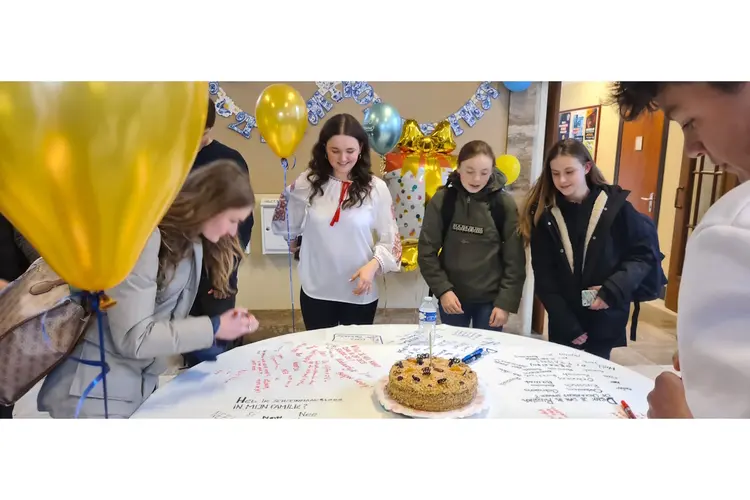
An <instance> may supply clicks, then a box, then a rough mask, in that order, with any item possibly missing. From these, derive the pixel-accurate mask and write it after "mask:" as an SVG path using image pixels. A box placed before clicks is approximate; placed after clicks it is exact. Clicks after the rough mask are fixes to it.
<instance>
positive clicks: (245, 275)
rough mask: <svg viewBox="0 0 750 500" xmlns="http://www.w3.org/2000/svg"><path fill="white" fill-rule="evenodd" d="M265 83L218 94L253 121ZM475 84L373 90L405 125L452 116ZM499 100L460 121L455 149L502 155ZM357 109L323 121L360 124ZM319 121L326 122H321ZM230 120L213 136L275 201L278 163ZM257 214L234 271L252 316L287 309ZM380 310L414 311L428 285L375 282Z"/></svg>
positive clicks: (406, 280)
mask: <svg viewBox="0 0 750 500" xmlns="http://www.w3.org/2000/svg"><path fill="white" fill-rule="evenodd" d="M268 84H269V83H268V82H250V83H232V82H222V83H221V86H222V88H223V89H224V90H225V91H226V92H227V95H228V96H229V97H231V98H232V99H233V100H234V102H235V104H237V105H238V106H239V107H240V108H242V109H243V110H245V111H247V112H249V113H251V114H254V107H255V102H256V100H257V98H258V95H259V94H260V92H261V91H262V90H263V89H264V88H265V87H266V86H267V85H268ZM292 85H293V86H294V87H295V88H296V89H297V90H298V91H299V92H300V94H301V95H302V96H303V98H305V99H308V98H309V97H310V96H311V95H312V94H313V92H314V91H315V90H316V88H317V87H316V86H315V84H314V83H313V82H295V83H292ZM478 85H479V82H460V83H436V82H428V83H396V82H379V83H376V84H373V87H374V89H375V91H376V92H377V94H378V95H379V96H380V97H381V98H382V99H383V101H384V102H388V103H389V104H391V105H393V106H394V107H395V108H396V109H397V110H398V111H399V113H400V114H401V116H402V117H403V118H405V119H409V118H414V119H415V120H417V121H418V122H426V121H437V120H440V119H442V118H445V117H446V116H447V115H449V114H451V113H454V112H455V111H457V110H458V109H459V108H460V107H461V106H462V105H463V104H464V103H465V102H466V101H467V100H468V99H469V98H470V97H471V96H472V95H473V94H474V92H475V91H476V89H477V86H478ZM498 90H499V92H500V97H499V98H498V99H496V100H493V102H492V108H491V109H490V110H489V111H486V112H485V115H484V117H483V118H482V120H480V121H479V122H478V123H477V124H476V125H475V126H474V127H473V128H471V127H469V126H468V125H466V124H465V123H463V122H461V126H462V128H463V129H464V133H463V134H462V135H461V136H459V137H456V143H457V146H458V147H457V149H456V151H455V154H458V149H460V148H461V146H462V145H463V144H465V143H466V142H468V141H470V140H473V139H482V140H485V141H487V142H488V143H489V144H490V145H491V146H492V148H493V149H494V151H495V153H496V154H497V155H500V154H503V153H504V152H505V149H506V143H507V135H508V133H507V128H508V102H509V93H508V92H507V90H505V89H504V87H502V85H500V86H499V87H498ZM362 110H363V107H362V106H360V105H358V104H357V103H355V102H354V101H353V100H352V99H344V100H343V101H341V102H339V103H334V106H333V109H332V110H331V111H330V112H329V113H328V114H327V115H326V117H331V116H333V115H335V114H337V113H350V114H352V115H354V116H355V117H357V118H358V119H359V120H360V121H361V120H362V119H363V118H364V114H363V113H362ZM324 120H325V118H324ZM230 123H233V118H222V117H220V116H217V118H216V127H215V128H214V137H215V138H216V139H218V140H219V141H221V142H223V143H225V144H227V145H228V146H231V147H232V148H235V149H237V150H238V151H239V152H240V153H242V155H243V157H244V158H245V160H246V161H247V163H248V165H249V167H250V177H251V181H252V183H253V188H254V190H255V192H256V194H257V195H258V196H257V197H258V200H259V202H260V199H261V198H265V197H278V195H279V193H280V192H281V191H282V189H283V187H284V178H283V171H282V169H281V167H280V166H279V160H278V158H276V157H275V156H274V154H273V153H272V152H271V150H270V148H268V146H267V145H266V144H263V143H261V142H260V140H259V135H258V131H257V129H256V130H254V131H253V134H252V137H251V139H245V138H244V137H242V136H241V135H239V134H237V133H236V132H234V131H232V130H230V129H228V128H227V126H228V125H229V124H230ZM320 128H321V124H318V125H316V126H312V125H309V126H308V129H307V133H306V135H305V138H304V139H303V141H302V143H301V145H300V146H299V147H298V149H297V167H296V169H295V170H292V171H290V174H289V175H290V178H289V182H291V180H292V179H294V178H295V177H297V176H298V175H299V174H300V173H301V172H302V171H303V170H304V169H305V166H306V164H307V162H308V160H309V158H310V150H311V149H312V146H313V144H314V143H315V141H316V140H317V137H318V133H319V131H320ZM378 161H379V157H377V156H376V155H373V170H375V171H376V172H377V173H379V171H380V169H379V163H378ZM259 219H260V208H259V207H258V206H256V223H255V227H254V229H253V235H252V242H251V255H250V256H249V257H248V258H247V259H245V262H244V263H243V265H242V268H241V270H240V283H239V296H238V304H239V305H242V306H245V307H248V308H252V309H287V308H289V307H290V299H289V268H288V261H287V256H285V255H263V253H262V250H261V248H262V247H261V233H262V231H263V230H264V229H265V228H263V227H262V224H261V222H260V220H259ZM296 264H297V263H296V262H295V263H294V265H293V267H294V268H295V271H294V272H293V280H294V294H295V299H294V300H295V306H296V307H297V308H298V307H299V279H298V278H297V273H296ZM379 286H380V292H381V300H380V307H390V308H394V307H409V308H411V307H418V306H419V303H420V302H421V299H422V297H423V296H424V295H425V294H426V293H427V286H426V285H425V284H424V281H423V280H422V279H421V276H420V275H419V272H418V271H412V272H409V273H401V274H391V275H388V276H387V277H386V278H385V283H384V282H383V280H382V278H381V281H380V283H379Z"/></svg>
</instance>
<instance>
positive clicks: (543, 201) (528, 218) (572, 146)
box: [519, 139, 607, 245]
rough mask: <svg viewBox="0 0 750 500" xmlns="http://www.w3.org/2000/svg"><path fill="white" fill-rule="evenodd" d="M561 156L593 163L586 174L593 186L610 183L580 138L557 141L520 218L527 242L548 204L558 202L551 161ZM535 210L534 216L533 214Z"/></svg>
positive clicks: (523, 234) (532, 188) (521, 231)
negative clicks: (556, 200)
mask: <svg viewBox="0 0 750 500" xmlns="http://www.w3.org/2000/svg"><path fill="white" fill-rule="evenodd" d="M559 156H572V157H573V158H575V159H577V160H578V161H579V162H581V165H583V166H586V165H587V164H589V165H591V168H590V169H589V171H588V173H587V174H586V184H588V185H589V187H591V186H603V185H605V184H607V179H605V178H604V174H602V171H601V170H599V167H597V166H596V164H595V163H594V160H593V158H591V153H589V149H588V148H587V147H586V146H585V145H584V144H583V143H582V142H580V141H577V140H575V139H563V140H562V141H558V142H557V143H555V144H554V145H553V146H552V147H551V148H550V150H549V152H548V153H547V159H546V160H545V161H544V169H543V170H542V175H540V176H539V179H537V181H536V182H535V183H534V185H533V186H532V187H531V190H530V191H529V194H528V196H527V197H526V203H525V205H524V208H523V211H522V212H521V217H520V220H519V231H520V233H521V236H523V239H524V241H525V242H526V244H527V245H528V244H529V242H530V241H531V230H532V227H534V226H536V225H537V224H538V223H539V219H540V218H541V216H542V214H543V213H544V211H545V210H546V209H547V207H549V206H554V205H555V192H556V191H557V189H556V188H555V183H554V182H553V181H552V167H551V164H552V160H554V159H555V158H557V157H559ZM532 212H534V213H533V215H532Z"/></svg>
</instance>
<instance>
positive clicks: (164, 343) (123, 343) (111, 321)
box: [37, 228, 214, 418]
mask: <svg viewBox="0 0 750 500" xmlns="http://www.w3.org/2000/svg"><path fill="white" fill-rule="evenodd" d="M160 245H161V235H160V233H159V230H158V228H157V229H155V230H154V232H153V233H152V234H151V236H150V237H149V239H148V242H147V243H146V246H145V248H144V249H143V252H142V253H141V256H140V257H139V259H138V262H137V263H136V264H135V267H134V268H133V270H132V271H131V272H130V274H129V275H128V277H127V278H125V280H124V281H123V282H122V283H120V284H119V285H117V286H116V287H115V288H112V289H111V290H107V291H106V293H107V295H109V296H110V297H111V298H112V299H114V300H115V301H116V302H117V303H116V304H115V305H114V306H112V307H111V308H110V309H108V310H107V311H106V313H105V316H104V345H105V351H106V362H107V364H108V365H109V367H110V371H109V373H108V374H107V401H108V406H109V408H108V409H109V416H110V418H112V417H114V418H128V417H130V416H131V415H132V414H133V413H134V412H135V411H136V410H137V409H138V407H139V406H140V405H141V404H142V403H143V402H144V401H145V400H146V399H147V398H148V397H149V396H150V395H151V393H153V392H154V390H155V389H156V387H157V384H158V380H159V378H158V377H159V375H160V374H161V373H163V372H164V370H165V369H166V367H167V366H166V361H167V359H166V358H168V357H169V356H172V355H175V354H181V353H185V352H191V351H195V350H198V349H204V348H206V347H210V346H211V345H212V344H213V342H214V333H213V326H212V324H211V320H210V319H209V318H208V317H207V316H202V317H188V313H189V312H190V308H191V306H192V304H193V300H194V299H195V296H196V293H197V290H198V283H199V280H200V270H201V265H202V261H203V247H202V246H201V244H200V243H195V244H194V245H193V255H192V256H191V257H189V258H186V259H184V260H183V261H182V262H181V263H180V264H179V265H178V267H177V270H176V271H175V273H174V277H173V279H172V280H171V281H170V282H169V283H168V285H167V286H166V288H165V289H163V290H157V285H156V275H157V271H158V267H159V247H160ZM73 356H75V357H77V358H81V359H86V360H94V361H99V331H98V326H97V322H96V321H92V322H91V325H90V326H89V327H88V330H87V332H86V334H85V339H84V341H83V342H81V344H79V345H78V347H77V348H76V349H75V351H74V352H73ZM100 371H101V370H100V368H98V367H95V366H87V365H84V364H82V363H78V362H77V361H75V360H72V359H67V360H65V361H64V362H63V363H61V364H60V365H59V366H58V367H57V368H55V369H54V370H53V371H52V372H51V373H50V374H49V375H48V376H47V378H46V379H45V381H44V383H43V385H42V388H41V391H40V392H39V396H38V398H37V406H38V409H39V410H40V411H47V412H49V413H50V415H51V416H52V417H53V418H72V417H73V416H74V415H75V409H76V405H77V404H78V401H79V399H80V397H81V395H82V394H83V392H84V391H85V390H86V387H87V386H88V385H89V384H90V383H91V382H92V381H93V380H94V379H95V378H96V377H97V375H99V373H100ZM103 417H104V393H103V384H102V383H101V382H99V383H98V384H97V385H96V386H95V387H94V389H93V390H92V391H91V392H90V393H89V395H88V397H87V398H86V400H85V402H84V403H83V406H82V409H81V412H80V414H79V418H103Z"/></svg>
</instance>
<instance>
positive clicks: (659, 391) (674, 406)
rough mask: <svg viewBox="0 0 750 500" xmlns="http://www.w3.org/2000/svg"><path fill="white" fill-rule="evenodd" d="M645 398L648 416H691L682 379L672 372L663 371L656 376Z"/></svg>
mask: <svg viewBox="0 0 750 500" xmlns="http://www.w3.org/2000/svg"><path fill="white" fill-rule="evenodd" d="M646 399H647V400H648V414H647V416H648V418H693V414H692V412H691V411H690V408H689V407H688V404H687V398H686V397H685V386H684V385H683V384H682V379H681V378H680V377H678V376H677V375H675V374H674V373H672V372H664V373H662V374H661V375H659V376H658V377H656V380H655V381H654V389H653V390H652V391H651V392H649V393H648V396H647V398H646Z"/></svg>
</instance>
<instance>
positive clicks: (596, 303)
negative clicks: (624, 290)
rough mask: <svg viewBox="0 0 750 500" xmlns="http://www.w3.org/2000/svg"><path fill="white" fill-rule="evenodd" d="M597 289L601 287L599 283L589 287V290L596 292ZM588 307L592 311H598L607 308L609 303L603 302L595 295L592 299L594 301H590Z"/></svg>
mask: <svg viewBox="0 0 750 500" xmlns="http://www.w3.org/2000/svg"><path fill="white" fill-rule="evenodd" d="M599 289H601V285H597V286H590V287H589V290H595V291H597V292H598V291H599ZM589 309H591V310H592V311H599V310H601V309H609V305H608V304H607V303H606V302H604V301H603V300H602V299H601V298H600V297H599V296H597V297H596V298H595V299H594V302H592V303H591V305H590V306H589Z"/></svg>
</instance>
